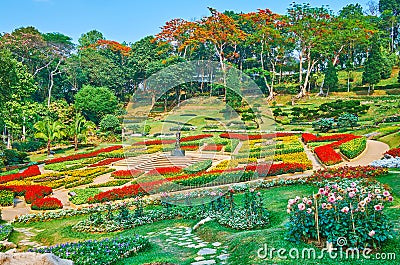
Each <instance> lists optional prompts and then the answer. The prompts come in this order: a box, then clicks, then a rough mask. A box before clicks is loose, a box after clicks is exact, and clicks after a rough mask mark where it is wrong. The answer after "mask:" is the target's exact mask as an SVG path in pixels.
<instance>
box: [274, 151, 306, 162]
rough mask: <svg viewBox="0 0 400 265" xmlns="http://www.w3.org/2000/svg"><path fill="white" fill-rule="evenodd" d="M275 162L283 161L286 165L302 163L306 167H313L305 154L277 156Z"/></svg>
mask: <svg viewBox="0 0 400 265" xmlns="http://www.w3.org/2000/svg"><path fill="white" fill-rule="evenodd" d="M274 161H282V162H284V163H300V164H306V165H312V163H311V161H310V160H309V159H308V157H307V154H306V153H304V152H299V153H291V154H282V155H275V156H274Z"/></svg>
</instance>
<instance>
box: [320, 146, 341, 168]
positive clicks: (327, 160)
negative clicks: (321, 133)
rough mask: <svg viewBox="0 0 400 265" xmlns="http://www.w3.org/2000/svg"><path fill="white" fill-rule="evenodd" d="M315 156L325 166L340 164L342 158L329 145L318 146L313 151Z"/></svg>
mask: <svg viewBox="0 0 400 265" xmlns="http://www.w3.org/2000/svg"><path fill="white" fill-rule="evenodd" d="M314 153H315V155H316V156H317V157H318V158H319V160H320V161H321V162H322V163H324V164H325V165H328V166H330V165H335V164H338V163H340V162H342V161H343V160H342V157H341V156H340V155H339V154H338V153H337V152H336V151H335V149H333V147H332V146H330V145H323V146H318V147H316V148H315V149H314Z"/></svg>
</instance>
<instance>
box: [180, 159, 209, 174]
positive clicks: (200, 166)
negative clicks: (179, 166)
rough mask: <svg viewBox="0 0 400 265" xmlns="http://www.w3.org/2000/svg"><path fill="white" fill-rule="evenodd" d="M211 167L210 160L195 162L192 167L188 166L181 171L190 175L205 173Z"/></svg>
mask: <svg viewBox="0 0 400 265" xmlns="http://www.w3.org/2000/svg"><path fill="white" fill-rule="evenodd" d="M211 166H212V160H211V159H207V160H205V161H200V162H196V163H194V164H193V165H190V166H188V167H186V168H184V169H183V171H184V172H185V173H188V174H192V173H197V172H200V171H205V170H207V169H208V168H210V167H211Z"/></svg>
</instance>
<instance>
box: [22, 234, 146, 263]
mask: <svg viewBox="0 0 400 265" xmlns="http://www.w3.org/2000/svg"><path fill="white" fill-rule="evenodd" d="M148 245H149V240H148V239H147V238H145V237H142V236H132V237H117V238H106V239H102V240H88V241H83V242H77V243H65V244H61V245H56V246H52V247H45V248H38V249H31V250H30V251H31V252H38V253H53V254H54V255H56V256H58V257H60V258H62V259H69V260H72V261H73V262H74V264H77V265H93V264H101V265H106V264H112V263H115V262H116V261H118V260H120V259H122V258H124V257H128V256H130V255H131V254H132V253H136V252H139V251H141V250H143V249H144V248H146V247H147V246H148Z"/></svg>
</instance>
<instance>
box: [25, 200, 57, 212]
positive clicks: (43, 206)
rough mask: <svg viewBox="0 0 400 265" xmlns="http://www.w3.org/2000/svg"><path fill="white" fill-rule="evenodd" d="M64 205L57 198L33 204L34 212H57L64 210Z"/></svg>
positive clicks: (37, 201) (36, 201)
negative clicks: (57, 210)
mask: <svg viewBox="0 0 400 265" xmlns="http://www.w3.org/2000/svg"><path fill="white" fill-rule="evenodd" d="M62 208H63V205H62V203H61V201H60V200H59V199H57V198H42V199H37V200H35V201H34V202H32V205H31V209H32V210H56V209H62Z"/></svg>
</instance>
